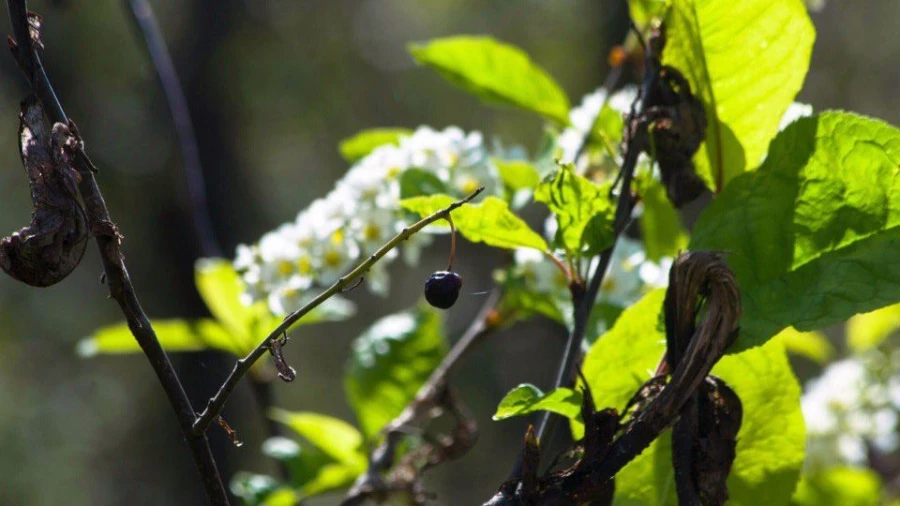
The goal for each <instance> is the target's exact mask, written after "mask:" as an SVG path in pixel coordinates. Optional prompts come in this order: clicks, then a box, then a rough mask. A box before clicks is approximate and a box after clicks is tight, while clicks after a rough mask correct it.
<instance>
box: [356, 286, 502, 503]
mask: <svg viewBox="0 0 900 506" xmlns="http://www.w3.org/2000/svg"><path fill="white" fill-rule="evenodd" d="M502 296H503V294H502V292H501V290H500V289H494V290H493V291H492V292H491V293H490V295H489V296H488V298H487V300H485V302H484V304H483V305H482V307H481V310H480V311H479V312H478V316H477V317H476V318H475V320H474V321H473V322H472V324H471V325H469V328H467V329H466V331H465V332H464V333H463V335H462V336H461V337H460V338H459V340H458V341H456V343H455V344H454V345H453V348H451V349H450V352H449V353H447V356H445V357H444V359H443V360H442V361H441V363H440V364H439V365H438V366H437V368H435V370H434V371H433V372H432V373H431V376H429V377H428V381H426V382H425V384H423V385H422V386H421V387H420V388H419V391H418V393H416V397H415V399H413V400H412V401H411V402H410V403H409V404H408V405H407V406H406V408H405V409H404V410H403V411H402V412H401V413H400V414H399V415H397V417H396V418H394V419H393V420H391V422H390V423H388V424H387V425H385V426H384V428H383V429H382V430H381V432H382V434H383V435H384V439H383V440H382V442H381V444H379V445H378V446H377V447H375V448H373V449H372V451H371V452H370V454H369V467H368V469H367V470H366V472H365V474H363V475H361V476H360V477H359V478H358V479H357V481H356V483H354V484H353V487H352V488H351V489H350V491H348V492H347V495H346V497H345V498H344V501H343V502H342V503H341V504H342V506H354V505H357V504H361V503H362V502H363V501H364V500H365V499H366V498H367V497H369V496H370V495H377V494H379V493H384V492H387V491H388V489H390V490H393V489H395V488H396V487H395V486H392V484H385V483H384V480H383V479H382V474H383V473H385V472H387V471H388V470H389V469H390V468H391V466H392V465H393V463H394V458H395V456H396V453H397V447H398V446H399V444H400V443H401V442H402V441H403V437H402V436H403V435H404V434H406V433H407V432H408V431H407V430H404V429H407V428H408V427H410V426H411V425H413V424H415V423H417V422H420V421H423V419H426V420H424V421H427V419H430V418H432V417H433V416H432V415H431V412H432V411H433V408H434V407H436V406H438V405H440V403H441V399H442V398H443V397H444V394H445V393H446V391H447V378H448V376H449V375H450V373H451V372H453V370H454V369H456V367H457V366H458V365H459V363H460V361H461V359H462V358H463V357H464V356H465V355H466V354H468V352H470V351H471V350H472V349H474V348H475V347H476V346H477V345H478V344H480V343H483V342H484V340H485V338H486V337H488V336H489V335H491V334H492V333H493V332H494V331H495V330H496V329H497V326H496V325H495V324H493V322H492V321H491V315H492V314H493V313H494V311H496V308H497V306H498V303H499V301H500V300H501V298H502ZM432 465H434V464H432ZM413 480H414V478H413ZM406 481H409V480H406Z"/></svg>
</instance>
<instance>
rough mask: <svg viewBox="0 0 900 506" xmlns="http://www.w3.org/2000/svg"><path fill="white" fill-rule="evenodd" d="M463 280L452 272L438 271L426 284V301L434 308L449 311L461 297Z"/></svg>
mask: <svg viewBox="0 0 900 506" xmlns="http://www.w3.org/2000/svg"><path fill="white" fill-rule="evenodd" d="M460 288H462V278H461V277H459V274H457V273H455V272H450V271H438V272H435V273H434V274H432V275H431V277H430V278H428V281H426V282H425V300H427V301H428V303H429V304H431V305H432V306H434V307H437V308H441V309H447V308H449V307H450V306H452V305H453V304H454V303H455V302H456V299H457V298H458V297H459V289H460Z"/></svg>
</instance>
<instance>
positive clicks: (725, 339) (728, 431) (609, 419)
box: [486, 252, 741, 506]
mask: <svg viewBox="0 0 900 506" xmlns="http://www.w3.org/2000/svg"><path fill="white" fill-rule="evenodd" d="M669 283H670V284H669V290H668V291H667V293H666V300H665V303H664V307H665V317H666V318H665V319H666V335H667V341H668V343H667V344H668V346H669V350H670V351H672V350H681V352H675V351H673V352H672V353H671V354H670V355H669V356H670V357H677V360H678V362H677V363H673V364H672V366H673V369H674V373H673V374H672V378H671V380H670V381H669V382H668V383H666V382H665V378H664V377H661V376H657V377H655V378H652V379H651V380H649V381H648V382H646V383H645V384H644V385H643V386H642V387H641V388H640V389H639V390H638V392H637V393H636V394H635V395H634V397H633V398H632V400H631V401H629V403H628V407H626V412H627V411H628V410H629V408H630V407H631V406H634V411H633V414H632V415H631V417H630V418H629V419H628V422H627V423H625V424H624V426H620V427H619V420H620V418H619V416H618V414H617V413H616V412H615V410H609V409H607V410H602V411H599V412H596V417H595V416H594V415H591V413H592V412H593V409H594V408H593V405H592V403H591V401H590V396H589V395H585V401H584V402H585V407H584V408H583V410H582V411H583V413H584V418H585V438H584V440H583V442H582V446H583V449H584V452H583V456H582V458H581V459H580V460H579V461H578V462H576V463H575V464H574V466H572V467H571V468H569V469H566V470H563V471H559V472H554V473H550V474H549V475H547V476H545V477H540V478H538V479H537V483H536V484H535V483H533V480H534V478H533V477H530V478H529V481H530V484H529V486H528V487H527V490H526V487H525V483H524V482H523V481H522V478H524V477H525V476H524V474H520V475H518V476H516V477H515V479H514V480H512V481H510V482H508V483H506V484H504V485H503V486H501V487H500V491H499V492H498V493H497V494H496V495H495V496H494V497H493V498H492V499H491V500H490V501H489V502H487V503H486V505H490V506H500V505H526V504H544V505H550V504H559V505H563V504H586V503H590V502H591V501H602V500H605V498H607V497H608V495H609V489H608V486H607V485H608V483H610V481H611V480H612V479H613V477H614V476H615V474H616V473H618V472H619V470H621V469H622V468H623V467H625V465H626V464H628V463H629V462H631V460H633V459H634V458H635V457H636V456H637V455H639V454H640V453H641V452H642V451H644V449H646V448H647V447H648V446H649V445H650V443H652V442H653V440H654V439H656V438H657V437H658V436H659V434H660V432H662V431H663V430H664V429H665V428H666V427H669V426H670V425H672V423H673V422H675V420H676V418H677V417H678V416H679V414H680V413H681V412H682V409H683V408H685V406H689V405H690V403H691V402H692V400H693V399H695V393H696V392H698V388H699V387H700V385H701V384H704V385H706V383H704V382H707V383H709V382H710V379H711V377H709V376H708V375H709V372H710V370H711V369H712V367H713V365H715V363H716V362H717V361H718V360H719V359H720V358H721V357H722V355H723V354H724V353H725V349H726V348H727V347H728V346H729V345H730V344H731V343H733V342H734V339H735V338H736V336H737V330H738V321H739V319H740V315H741V303H740V292H739V290H738V285H737V282H736V280H735V278H734V275H733V274H732V273H731V271H730V270H729V269H728V267H727V266H726V265H725V263H724V262H723V261H722V260H721V258H719V256H718V255H717V254H715V253H710V252H692V253H684V254H682V255H681V256H680V257H679V258H678V259H677V260H676V261H675V264H674V265H673V266H672V270H671V271H670V277H669ZM704 305H705V306H706V307H705V308H704V307H703V306H704ZM698 320H699V323H697V322H698ZM716 381H719V383H721V381H720V380H715V379H712V384H713V385H715V384H716ZM710 388H712V390H710ZM726 389H727V387H724V388H721V387H719V386H714V387H709V388H707V387H704V388H703V389H701V391H702V392H703V393H704V394H710V393H712V395H708V397H707V398H708V399H710V400H711V401H712V402H713V403H714V404H718V405H720V406H724V407H723V408H719V407H718V406H712V409H716V410H719V411H717V412H713V413H710V412H707V413H705V414H701V416H704V415H711V416H714V417H715V416H719V415H720V414H722V415H726V416H727V418H728V420H725V423H724V424H723V425H722V427H720V428H719V429H718V430H720V432H721V434H711V436H712V437H713V438H718V439H717V440H716V443H715V444H717V445H719V447H718V448H717V450H724V451H722V452H721V454H719V453H716V452H713V454H709V453H708V454H704V455H696V456H694V455H688V457H689V458H691V459H693V460H692V463H696V464H697V465H701V466H705V465H708V464H709V463H710V462H711V461H712V460H713V459H716V458H719V459H721V458H723V457H724V458H727V456H728V445H729V444H733V442H734V438H733V436H736V434H737V428H735V426H734V415H735V414H736V415H737V417H739V416H740V408H739V406H740V405H739V401H738V404H737V405H736V407H735V406H734V405H733V400H731V401H730V400H729V399H732V398H733V399H736V398H737V397H736V396H735V395H734V394H733V392H731V393H729V392H730V390H726ZM735 411H736V413H735ZM738 426H739V421H738ZM612 427H618V428H617V429H612V430H611V428H612ZM615 432H618V433H619V434H620V435H619V436H618V437H616V438H615V439H614V440H613V439H612V438H611V435H612V434H613V433H615ZM729 438H730V440H729ZM732 450H733V447H732ZM718 462H720V463H721V462H722V460H718ZM727 465H728V466H730V462H728V463H727ZM520 467H521V466H520ZM689 474H693V473H690V471H689ZM725 475H726V476H725V477H726V478H727V471H726V473H725ZM706 478H709V476H707V477H706ZM709 480H710V481H709V482H703V483H701V484H699V485H700V486H699V487H698V490H697V493H698V494H701V493H708V494H711V496H712V497H715V498H719V499H721V498H722V488H721V487H723V486H724V485H723V483H724V479H722V477H721V476H716V477H715V478H709ZM723 500H724V499H723Z"/></svg>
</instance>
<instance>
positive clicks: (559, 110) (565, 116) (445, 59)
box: [409, 36, 569, 124]
mask: <svg viewBox="0 0 900 506" xmlns="http://www.w3.org/2000/svg"><path fill="white" fill-rule="evenodd" d="M409 51H410V53H411V54H412V55H413V58H415V59H416V61H417V62H418V63H419V64H421V65H427V66H429V67H431V68H433V69H435V70H437V71H438V72H439V73H440V74H441V75H442V76H443V77H444V78H445V79H447V80H448V81H450V82H451V83H453V84H455V85H457V86H459V87H460V88H462V89H464V90H465V91H467V92H469V93H472V94H473V95H475V96H477V97H478V98H480V99H481V100H482V101H484V102H485V103H488V104H498V105H506V106H513V107H518V108H521V109H525V110H527V111H532V112H535V113H538V114H540V115H542V116H544V117H546V118H549V119H551V120H554V121H556V122H557V123H560V124H566V123H568V121H569V99H568V98H567V97H566V94H565V93H564V92H563V91H562V89H561V88H560V87H559V85H558V84H556V82H555V81H554V80H553V78H551V77H550V75H549V74H547V72H546V71H544V69H542V68H541V67H539V66H538V65H536V64H535V63H534V62H532V61H531V59H530V58H529V57H528V55H527V54H525V52H523V51H522V50H521V49H519V48H517V47H514V46H511V45H509V44H504V43H502V42H498V41H496V40H494V39H492V38H490V37H469V36H458V37H447V38H444V39H435V40H432V41H429V42H428V43H425V44H414V45H412V46H410V48H409Z"/></svg>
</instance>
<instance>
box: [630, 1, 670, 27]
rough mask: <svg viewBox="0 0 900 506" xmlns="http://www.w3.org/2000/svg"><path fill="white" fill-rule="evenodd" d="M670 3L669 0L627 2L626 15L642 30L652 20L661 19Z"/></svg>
mask: <svg viewBox="0 0 900 506" xmlns="http://www.w3.org/2000/svg"><path fill="white" fill-rule="evenodd" d="M670 3H671V2H670V1H669V0H628V14H629V15H630V16H631V20H632V21H633V22H634V24H635V25H637V26H638V27H640V28H641V30H644V29H646V28H647V27H648V26H649V25H650V23H651V22H652V21H653V20H654V19H659V18H660V17H662V15H663V14H664V13H665V11H666V8H667V7H668V6H669V4H670Z"/></svg>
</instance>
